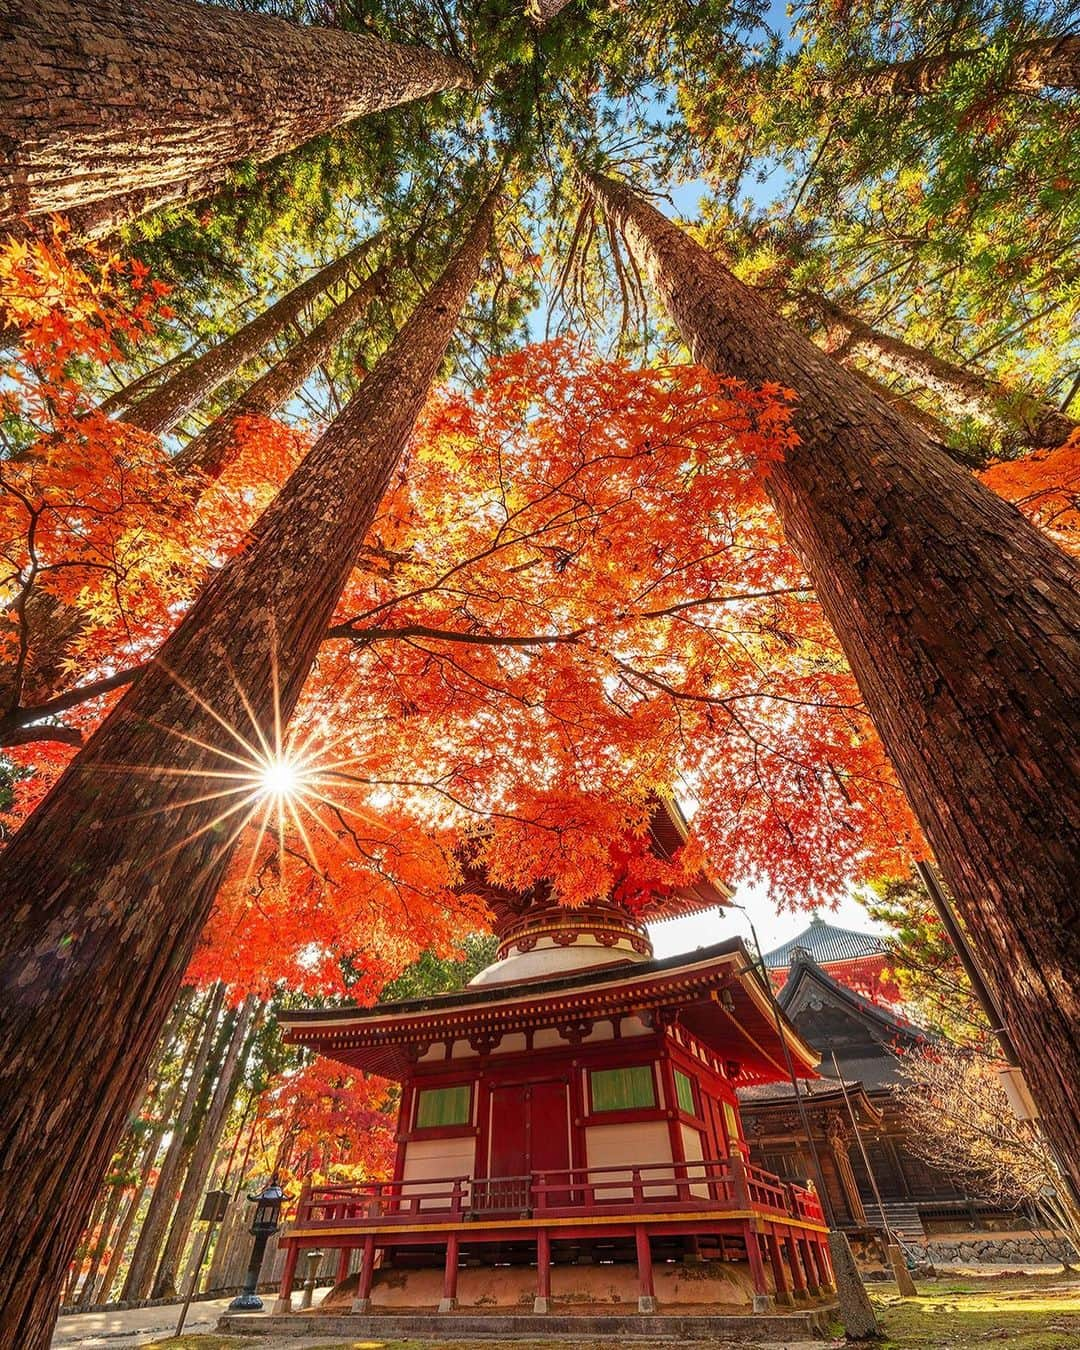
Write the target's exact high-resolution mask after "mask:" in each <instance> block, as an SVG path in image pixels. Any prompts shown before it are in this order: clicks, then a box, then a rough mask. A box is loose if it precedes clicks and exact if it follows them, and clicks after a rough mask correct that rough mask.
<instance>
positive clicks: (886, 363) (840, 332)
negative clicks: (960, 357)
mask: <svg viewBox="0 0 1080 1350" xmlns="http://www.w3.org/2000/svg"><path fill="white" fill-rule="evenodd" d="M808 298H809V302H810V304H811V306H812V307H813V308H814V309H816V310H817V312H818V314H819V316H820V317H821V320H822V322H823V323H824V325H825V329H826V333H827V336H828V339H829V342H830V351H831V353H832V355H834V356H837V357H838V358H840V359H846V358H848V357H852V356H858V357H862V358H863V359H865V360H868V361H872V362H873V363H874V364H875V365H877V366H880V367H881V368H882V369H883V370H888V371H890V372H891V373H892V374H894V375H900V376H902V377H903V378H904V379H907V380H910V381H912V383H914V384H919V385H922V386H923V388H925V389H926V390H927V392H928V393H930V394H932V395H933V397H934V398H935V399H937V400H938V402H939V403H940V404H941V407H942V410H943V411H944V412H945V413H946V414H947V415H948V416H950V417H954V418H956V419H958V420H959V419H962V418H965V417H971V418H974V419H975V420H976V421H977V422H981V423H982V424H983V425H984V426H987V427H991V428H993V429H994V430H995V431H996V432H998V433H999V434H1000V435H1001V436H1002V438H1003V439H1004V440H1005V441H1006V442H1009V441H1012V442H1013V443H1017V442H1018V443H1019V444H1022V445H1025V446H1030V447H1032V448H1033V449H1037V450H1055V449H1057V447H1058V446H1059V445H1063V444H1064V443H1065V442H1066V441H1067V440H1068V439H1069V437H1070V436H1071V435H1072V434H1073V433H1074V432H1075V431H1077V430H1078V429H1080V422H1077V421H1075V420H1074V419H1073V418H1071V417H1068V416H1067V415H1066V414H1065V413H1063V412H1060V411H1059V410H1058V409H1057V408H1055V407H1053V406H1052V405H1051V404H1049V403H1042V402H1040V401H1039V400H1037V399H1026V400H1020V399H1017V397H1016V395H1015V394H1013V393H1011V392H1010V391H1009V390H1008V389H1006V388H1005V387H1004V386H1003V385H1001V384H998V383H997V382H996V381H995V380H989V379H987V378H986V376H984V375H979V374H977V373H976V372H975V371H971V370H965V369H964V367H963V366H958V365H954V364H953V362H951V361H943V360H942V359H941V357H939V356H935V355H934V354H933V352H928V351H926V349H925V348H923V347H914V346H912V345H911V343H909V342H904V341H903V340H902V339H900V338H896V337H892V336H890V335H889V334H888V333H882V332H881V331H880V330H879V329H876V328H873V327H871V325H870V324H868V323H866V322H865V320H863V319H860V318H859V316H858V315H857V314H849V313H848V312H847V311H846V310H844V309H842V308H841V307H840V306H839V305H836V304H834V303H833V302H832V301H831V300H827V299H825V297H824V296H810V297H808Z"/></svg>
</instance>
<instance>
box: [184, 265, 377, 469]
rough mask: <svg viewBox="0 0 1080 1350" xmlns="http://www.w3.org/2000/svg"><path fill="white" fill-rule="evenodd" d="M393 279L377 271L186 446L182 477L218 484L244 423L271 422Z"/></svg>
mask: <svg viewBox="0 0 1080 1350" xmlns="http://www.w3.org/2000/svg"><path fill="white" fill-rule="evenodd" d="M388 276H389V267H388V266H387V265H386V264H383V265H382V266H380V267H377V268H376V269H375V271H374V272H373V273H372V274H371V276H369V277H366V278H365V279H364V280H363V281H361V282H360V283H359V284H358V285H357V287H356V289H355V290H353V291H352V292H351V294H349V295H347V296H346V297H345V298H344V299H343V300H342V301H340V303H338V304H337V305H335V306H334V308H333V309H332V310H331V311H330V313H329V314H328V315H327V316H326V318H325V319H323V320H322V322H321V323H318V324H316V325H315V327H314V328H313V329H312V330H311V332H310V333H308V334H307V336H306V337H303V338H301V339H300V341H299V342H297V343H296V345H295V346H294V347H293V348H292V349H291V350H290V351H289V352H288V354H287V355H286V356H283V357H282V358H281V360H280V361H279V362H278V363H277V365H275V366H273V367H271V369H270V370H268V371H267V372H266V374H265V375H262V376H260V378H259V379H257V380H256V381H255V383H254V384H252V385H251V386H250V387H249V388H247V389H246V390H245V391H244V392H243V393H242V394H241V395H240V397H239V398H238V399H236V400H235V401H234V402H233V403H232V404H231V405H230V406H229V407H228V408H227V409H226V410H225V411H224V412H223V413H221V414H220V415H219V416H218V417H215V418H214V420H213V421H212V422H211V423H210V425H209V426H208V427H206V428H205V430H203V431H201V432H200V433H199V434H198V435H197V436H194V437H192V439H191V440H190V441H189V442H188V443H187V445H186V446H184V448H183V450H181V451H180V453H179V454H178V455H177V456H176V458H175V459H174V460H173V463H174V464H175V465H176V468H177V471H178V472H179V473H182V474H190V473H199V474H202V475H203V476H204V477H206V478H216V477H218V475H220V474H221V473H223V472H224V470H225V468H226V466H227V465H228V463H229V459H230V450H231V449H232V448H233V447H234V446H235V444H236V430H237V425H238V423H239V422H240V421H241V420H242V419H243V418H245V417H270V416H272V415H273V414H274V413H275V412H277V410H278V409H279V408H281V407H283V406H284V405H285V404H286V403H288V401H289V399H290V398H292V396H293V394H295V393H296V391H297V390H298V389H299V388H300V386H301V385H302V384H303V383H304V381H305V380H306V379H307V378H308V377H309V376H310V375H311V374H312V372H313V371H314V370H315V369H316V368H317V367H318V366H319V365H321V364H322V362H323V361H325V360H326V359H327V357H328V356H330V354H331V353H332V352H333V351H334V349H335V348H336V347H337V345H338V343H339V342H340V341H341V339H342V338H343V337H344V336H345V334H346V333H347V332H348V331H349V329H350V328H352V327H353V326H354V324H356V323H358V322H359V321H360V319H361V318H362V317H363V315H364V313H365V312H366V310H367V308H368V306H369V305H370V304H371V302H372V300H373V299H374V298H375V296H376V295H378V293H379V291H380V290H381V288H382V286H383V285H384V284H385V282H386V279H387V277H388Z"/></svg>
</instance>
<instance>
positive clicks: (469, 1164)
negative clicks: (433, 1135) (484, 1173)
mask: <svg viewBox="0 0 1080 1350" xmlns="http://www.w3.org/2000/svg"><path fill="white" fill-rule="evenodd" d="M475 1161H476V1137H475V1135H472V1134H469V1135H466V1136H463V1137H459V1138H457V1139H447V1138H442V1139H410V1140H409V1141H408V1143H406V1145H405V1165H404V1169H403V1171H402V1179H403V1180H404V1181H430V1180H433V1179H435V1178H442V1177H471V1176H473V1174H474V1172H475ZM421 1208H423V1202H421Z"/></svg>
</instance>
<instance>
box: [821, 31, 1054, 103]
mask: <svg viewBox="0 0 1080 1350" xmlns="http://www.w3.org/2000/svg"><path fill="white" fill-rule="evenodd" d="M982 56H983V53H982V52H980V51H977V50H968V51H958V52H945V53H943V54H942V55H941V56H921V57H915V58H914V59H913V60H910V61H897V62H896V63H895V64H893V65H888V66H878V67H877V68H876V69H873V70H869V71H867V72H866V73H865V74H863V75H855V76H853V78H851V79H846V78H845V79H844V80H842V81H837V80H831V79H829V80H815V81H814V82H813V85H812V86H811V87H812V88H813V91H814V93H815V94H816V95H818V97H820V98H832V97H837V96H842V95H850V94H855V95H856V96H858V97H862V98H872V97H874V96H875V95H885V96H886V97H888V96H893V97H901V98H913V97H917V96H918V95H920V94H934V93H937V91H938V90H939V89H942V88H944V86H945V85H946V84H947V83H948V81H949V78H950V77H951V76H952V74H953V72H954V71H955V70H956V68H957V67H958V66H959V65H961V64H962V63H963V62H964V61H973V60H979V59H980V58H981V57H982ZM999 83H1000V87H1001V88H1003V89H1009V90H1012V91H1013V92H1014V93H1020V94H1039V93H1041V92H1042V91H1043V90H1044V89H1080V37H1060V38H1034V39H1032V40H1031V41H1030V42H1021V43H1018V44H1017V46H1016V47H1015V48H1014V49H1013V53H1012V56H1011V58H1010V60H1009V64H1008V67H1007V69H1006V71H1005V73H1004V75H1003V76H1002V77H1001V79H1000V81H999Z"/></svg>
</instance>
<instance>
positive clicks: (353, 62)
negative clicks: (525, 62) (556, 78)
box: [0, 0, 474, 237]
mask: <svg viewBox="0 0 1080 1350" xmlns="http://www.w3.org/2000/svg"><path fill="white" fill-rule="evenodd" d="M5 27H6V32H5V41H4V43H3V48H2V56H0V138H2V140H3V144H4V146H5V154H4V168H3V170H2V176H0V225H2V224H11V223H13V222H15V221H17V220H18V219H20V218H21V217H29V218H34V217H40V216H43V215H47V214H49V213H50V212H55V211H63V212H67V213H70V215H71V220H72V225H73V227H74V229H75V231H76V233H78V234H81V235H83V236H84V237H92V236H94V235H100V234H104V233H108V232H109V231H111V230H113V229H115V228H116V227H117V226H119V225H122V224H124V223H125V222H126V221H130V220H133V219H135V218H136V217H138V216H141V215H143V214H145V213H146V212H147V211H152V210H154V209H155V208H157V207H159V206H161V205H163V204H164V203H165V202H170V201H186V200H190V199H191V198H194V197H201V196H204V195H206V194H207V193H209V192H210V191H211V190H212V189H214V188H215V187H216V186H217V185H218V184H220V183H221V182H222V180H223V179H224V178H225V175H226V174H227V172H228V170H229V169H230V168H231V167H232V166H233V165H235V164H237V163H238V162H240V161H241V160H254V161H256V162H261V161H264V160H268V159H273V158H274V157H275V156H276V155H281V154H284V153H285V152H286V151H288V150H292V149H294V148H295V147H296V146H299V145H303V144H304V143H305V142H306V141H309V140H311V138H312V137H313V136H318V135H319V134H320V133H322V132H326V131H331V130H333V129H334V128H335V127H339V126H341V125H342V124H343V123H345V122H350V121H352V120H353V119H355V118H358V117H364V116H366V115H368V114H369V113H373V112H377V111H378V110H380V109H382V108H392V107H395V106H397V105H398V104H401V103H411V102H412V101H413V100H415V99H419V98H424V97H426V96H427V95H429V94H433V93H437V92H438V91H440V90H443V89H450V88H454V87H461V86H471V85H472V83H473V80H474V76H473V72H472V71H471V70H470V69H469V67H468V66H467V65H465V63H464V62H462V61H459V60H457V59H456V58H454V57H450V56H442V55H440V54H439V53H438V52H434V51H430V50H428V49H427V48H425V47H408V46H399V45H398V44H396V43H391V42H384V41H382V40H381V39H379V38H376V37H371V36H369V35H367V34H357V33H344V32H342V31H341V30H340V29H328V28H311V27H299V26H297V25H295V24H291V23H286V22H285V21H283V20H281V19H275V18H270V17H268V16H266V15H262V14H242V13H237V12H236V11H235V10H230V9H223V8H221V7H220V6H217V5H204V4H191V3H187V2H186V0H124V3H123V4H120V3H118V0H34V3H32V4H28V5H20V6H18V7H17V8H16V9H15V10H14V11H13V13H12V14H11V15H10V16H9V18H8V21H7V23H6V25H5Z"/></svg>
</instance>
